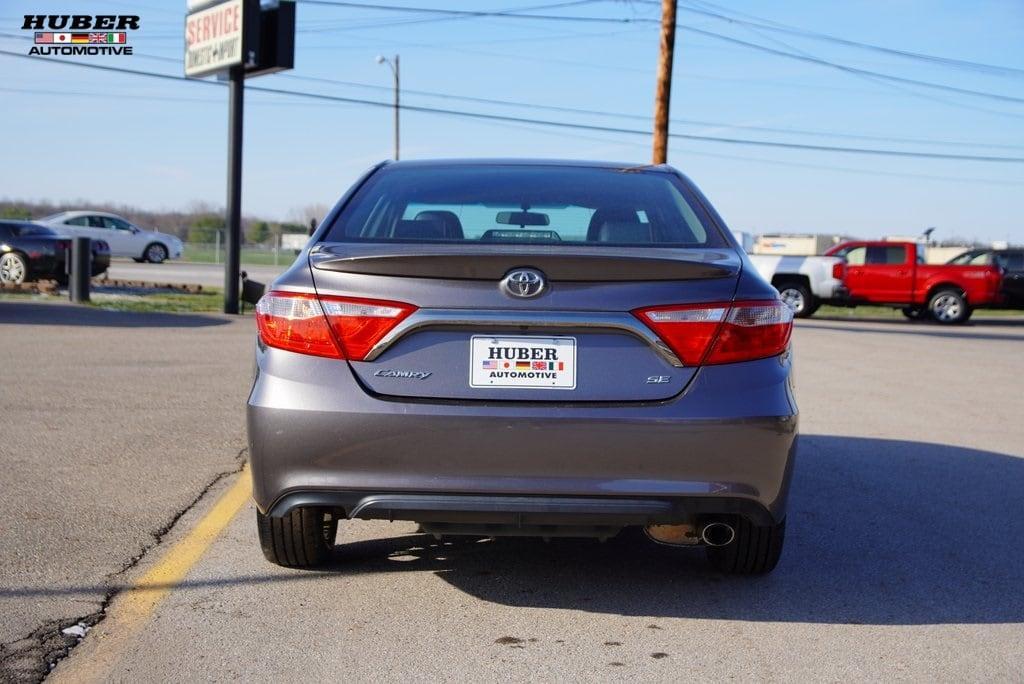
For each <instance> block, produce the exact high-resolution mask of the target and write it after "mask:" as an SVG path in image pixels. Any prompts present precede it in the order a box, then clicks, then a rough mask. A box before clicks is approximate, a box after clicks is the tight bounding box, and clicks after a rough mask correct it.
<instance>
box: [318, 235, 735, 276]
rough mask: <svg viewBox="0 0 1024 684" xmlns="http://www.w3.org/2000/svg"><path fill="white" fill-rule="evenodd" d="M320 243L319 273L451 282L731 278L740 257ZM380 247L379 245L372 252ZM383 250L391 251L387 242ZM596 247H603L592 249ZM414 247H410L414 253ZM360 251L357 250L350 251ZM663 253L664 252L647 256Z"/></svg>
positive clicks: (671, 252)
mask: <svg viewBox="0 0 1024 684" xmlns="http://www.w3.org/2000/svg"><path fill="white" fill-rule="evenodd" d="M353 247H355V246H354V245H350V244H335V245H323V244H321V245H319V246H318V247H317V248H316V249H314V250H313V251H312V252H311V253H310V256H309V259H310V264H311V265H312V266H313V267H314V268H317V269H320V270H324V271H339V272H343V273H358V274H365V275H381V276H404V277H410V278H444V279H449V280H451V279H454V280H500V279H501V278H502V277H504V276H505V274H507V273H508V272H509V271H510V270H512V269H513V268H521V267H530V268H536V269H540V270H541V271H543V272H544V273H545V274H546V275H547V277H548V278H550V279H551V280H553V281H560V282H573V281H577V282H595V281H638V280H699V279H705V278H728V277H735V276H736V274H737V273H739V270H740V266H741V262H740V259H739V256H738V255H737V254H736V253H734V252H732V251H731V250H728V249H713V250H692V249H670V248H657V249H641V250H637V251H638V254H636V255H623V254H622V253H621V251H619V253H617V254H614V255H612V254H609V255H603V254H599V253H598V254H595V253H592V252H593V250H590V251H588V252H583V251H569V252H568V253H566V251H565V248H555V249H550V248H549V249H547V250H544V251H539V250H535V249H529V248H521V249H515V250H514V251H513V250H509V249H508V248H507V247H506V248H505V249H502V250H501V251H497V250H495V251H462V250H458V251H456V250H450V251H441V250H437V251H430V252H426V253H424V252H425V249H424V247H425V245H402V247H405V248H409V247H411V248H413V249H412V250H409V251H404V250H401V251H400V250H397V249H395V250H393V251H392V252H391V253H387V254H372V253H370V254H366V253H365V252H366V251H368V250H367V246H366V245H365V244H362V245H358V247H356V248H355V249H353ZM381 249H382V246H381V245H380V244H376V245H375V246H374V251H379V250H381ZM385 249H393V248H392V246H390V245H389V246H387V247H385ZM594 249H595V250H597V251H603V250H607V249H609V248H607V247H598V248H594ZM413 250H415V251H413ZM357 251H358V252H364V253H363V254H358V253H354V252H357ZM652 252H662V253H665V256H659V255H655V254H652Z"/></svg>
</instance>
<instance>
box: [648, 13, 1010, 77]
mask: <svg viewBox="0 0 1024 684" xmlns="http://www.w3.org/2000/svg"><path fill="white" fill-rule="evenodd" d="M633 1H634V2H640V3H642V4H645V5H657V4H658V3H657V2H656V0H633ZM701 4H703V5H707V6H711V7H715V6H714V5H712V4H711V3H707V2H703V3H701ZM680 9H682V10H683V11H686V12H691V13H693V14H700V15H703V16H707V17H713V18H715V19H720V20H722V21H725V22H728V23H730V24H739V25H742V26H751V27H755V28H761V29H765V30H767V31H775V32H778V33H785V34H788V35H791V36H797V37H801V38H810V39H813V40H820V41H825V42H829V43H835V44H837V45H845V46H847V47H855V48H860V49H863V50H870V51H873V52H879V53H883V54H887V55H893V56H896V57H903V58H906V59H913V60H918V61H922V62H928V63H931V64H937V65H940V66H947V67H954V68H961V69H969V70H972V71H980V72H984V73H989V74H997V75H1009V76H1024V69H1017V68H1015V67H1009V66H1003V65H1000V64H986V63H984V62H973V61H970V60H965V59H954V58H952V57H941V56H938V55H929V54H925V53H922V52H912V51H909V50H898V49H896V48H890V47H885V46H883V45H874V44H872V43H864V42H861V41H857V40H850V39H848V38H842V37H840V36H835V35H831V34H828V33H819V32H817V31H811V30H808V29H803V28H799V27H797V26H791V25H788V24H782V23H779V22H776V21H768V20H765V19H761V18H759V17H753V15H747V16H751V17H752V18H753V19H755V20H754V21H751V20H748V19H742V18H740V17H739V16H737V15H735V14H731V15H730V14H721V13H719V12H713V11H711V10H708V9H704V8H702V7H698V6H695V5H692V4H689V3H682V4H681V5H680ZM721 11H722V12H724V11H725V10H721Z"/></svg>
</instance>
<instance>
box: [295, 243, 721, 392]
mask: <svg viewBox="0 0 1024 684" xmlns="http://www.w3.org/2000/svg"><path fill="white" fill-rule="evenodd" d="M310 267H311V273H312V277H313V282H314V286H315V288H316V292H317V294H318V295H319V296H321V297H324V296H340V297H355V298H376V299H388V300H392V301H398V302H405V303H408V304H411V305H413V306H415V307H417V310H416V311H415V312H414V313H413V314H412V315H410V316H409V317H408V318H406V319H404V320H403V321H402V322H401V323H400V324H399V325H398V326H397V327H396V328H394V329H393V330H392V331H391V332H389V333H388V334H387V335H385V336H384V338H383V339H382V340H381V341H380V342H378V343H377V345H376V346H375V347H374V349H373V350H372V351H371V353H370V354H369V355H368V356H367V358H366V359H365V360H362V361H349V362H348V363H349V364H350V365H351V367H352V369H353V371H354V372H355V374H356V376H357V377H358V378H359V380H360V382H361V383H362V385H363V386H364V388H365V389H366V390H367V391H369V392H371V393H374V394H379V395H385V396H395V397H404V398H415V399H425V400H458V401H465V400H478V401H550V402H581V401H591V402H594V401H601V402H618V401H657V400H663V399H667V398H669V397H672V396H674V395H676V394H678V393H679V392H681V391H682V390H683V389H684V388H685V387H686V385H687V383H689V381H690V380H691V379H692V378H693V376H694V374H695V372H696V367H695V366H681V365H678V363H679V362H678V359H677V358H676V357H675V355H674V354H673V353H672V352H671V350H669V349H668V348H667V347H666V346H665V345H664V344H663V343H661V341H660V340H659V339H658V337H657V336H656V335H655V334H654V333H653V332H652V331H651V329H650V328H649V327H648V326H645V325H644V324H643V323H641V321H640V320H639V319H638V318H637V317H636V316H634V315H633V314H632V313H631V312H632V311H634V310H636V309H638V308H642V307H651V306H659V305H669V304H691V303H692V304H699V303H707V302H723V301H729V300H731V299H732V297H733V295H734V292H735V289H736V283H737V278H738V274H739V272H740V268H741V260H740V257H739V255H738V254H737V253H736V252H734V251H733V250H732V249H731V248H700V249H682V248H665V247H657V248H642V247H641V248H626V249H616V250H615V251H614V252H612V251H611V250H609V249H608V248H607V247H588V246H585V245H581V246H573V247H571V248H570V247H566V246H558V247H551V246H542V245H537V246H534V245H517V246H516V247H515V248H514V249H509V247H508V246H480V245H459V244H445V245H424V244H388V245H382V244H364V243H321V244H320V245H318V246H317V247H316V248H314V249H313V250H312V251H311V253H310ZM522 269H529V270H530V271H532V272H536V273H538V274H540V276H541V277H542V278H543V279H544V281H545V286H544V289H543V291H542V292H541V293H540V294H539V295H537V296H533V297H517V296H514V295H513V294H510V293H509V291H508V290H507V289H503V288H502V286H501V282H502V280H503V279H504V278H505V276H506V275H508V274H509V273H510V272H513V271H518V270H522Z"/></svg>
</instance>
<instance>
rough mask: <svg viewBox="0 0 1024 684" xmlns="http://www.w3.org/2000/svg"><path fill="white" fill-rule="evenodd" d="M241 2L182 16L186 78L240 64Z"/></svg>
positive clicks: (216, 6) (215, 6) (236, 0)
mask: <svg viewBox="0 0 1024 684" xmlns="http://www.w3.org/2000/svg"><path fill="white" fill-rule="evenodd" d="M243 4H244V3H243V0H227V2H222V3H219V4H217V5H214V6H212V7H209V8H207V9H204V10H200V11H198V12H193V13H192V14H189V15H188V16H186V17H185V75H186V76H206V75H209V74H213V73H216V72H218V71H225V70H227V69H229V68H230V67H233V66H237V65H239V64H241V63H242V59H243V45H242V42H243V41H242V36H243V33H244V31H243V26H244V23H245V22H244V20H245V17H244V16H243V11H242V9H243Z"/></svg>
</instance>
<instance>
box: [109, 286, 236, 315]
mask: <svg viewBox="0 0 1024 684" xmlns="http://www.w3.org/2000/svg"><path fill="white" fill-rule="evenodd" d="M89 304H90V305H91V306H95V307H99V308H101V309H108V310H113V311H133V312H137V313H212V312H218V311H222V310H223V308H224V296H223V295H222V294H221V292H220V291H219V290H203V291H202V292H198V293H195V294H189V293H185V292H147V293H138V294H137V293H124V294H122V293H110V292H94V293H92V296H91V300H90V302H89Z"/></svg>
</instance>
